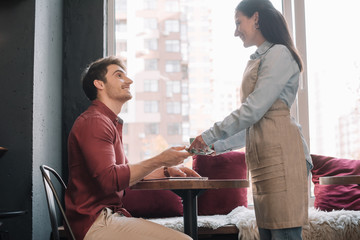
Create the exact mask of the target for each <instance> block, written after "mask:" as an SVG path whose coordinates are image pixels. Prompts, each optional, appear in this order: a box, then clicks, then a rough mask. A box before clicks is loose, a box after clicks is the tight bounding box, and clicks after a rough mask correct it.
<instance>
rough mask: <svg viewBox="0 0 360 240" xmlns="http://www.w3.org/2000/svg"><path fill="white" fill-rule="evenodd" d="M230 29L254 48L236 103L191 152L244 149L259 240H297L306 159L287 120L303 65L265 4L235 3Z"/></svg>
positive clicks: (262, 0)
mask: <svg viewBox="0 0 360 240" xmlns="http://www.w3.org/2000/svg"><path fill="white" fill-rule="evenodd" d="M235 25H236V29H235V37H239V38H240V39H241V40H242V41H243V43H244V47H245V48H247V47H250V46H256V47H257V50H256V52H255V53H254V54H252V55H251V56H250V60H249V62H248V65H247V67H246V69H245V72H244V74H243V80H242V85H241V94H240V95H241V102H242V105H241V107H240V108H239V109H236V110H235V111H233V112H232V113H231V114H230V115H228V116H227V117H226V118H225V119H224V120H223V121H221V122H217V123H215V124H214V125H213V127H211V128H210V129H208V130H206V131H205V132H203V133H202V134H201V135H199V136H197V137H196V138H195V140H194V142H193V143H192V144H191V146H190V149H195V150H197V151H200V150H204V149H206V148H207V146H212V148H213V149H214V150H215V152H216V154H219V153H223V152H226V151H230V150H232V149H237V148H241V147H244V146H246V162H247V165H248V169H249V171H250V173H251V182H252V188H253V198H254V208H255V214H256V221H257V225H258V227H259V234H260V239H261V240H265V239H294V240H295V239H302V226H303V225H305V224H307V220H308V188H307V187H308V183H307V173H308V171H309V170H310V169H311V167H312V161H311V157H310V154H309V151H308V148H307V144H306V142H305V140H304V138H303V136H302V133H301V127H300V125H299V124H298V123H296V122H295V120H294V119H293V118H292V117H291V116H290V107H291V105H292V104H293V103H294V100H295V98H296V94H297V91H298V86H299V76H300V72H301V71H302V70H303V65H302V61H301V58H300V56H299V54H298V52H297V50H296V48H295V46H294V43H293V41H292V39H291V36H290V34H289V30H288V27H287V23H286V21H285V19H284V17H283V15H282V14H281V13H280V12H279V11H278V10H276V9H275V8H274V6H273V5H272V3H271V2H270V1H269V0H243V1H241V2H240V3H239V4H238V6H237V7H236V10H235Z"/></svg>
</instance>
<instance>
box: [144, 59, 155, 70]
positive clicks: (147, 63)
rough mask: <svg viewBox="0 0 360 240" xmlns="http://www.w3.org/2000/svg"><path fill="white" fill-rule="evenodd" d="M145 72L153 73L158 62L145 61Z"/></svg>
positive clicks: (152, 60) (153, 60)
mask: <svg viewBox="0 0 360 240" xmlns="http://www.w3.org/2000/svg"><path fill="white" fill-rule="evenodd" d="M144 62H145V70H146V71H154V70H157V69H158V60H157V59H145V61H144Z"/></svg>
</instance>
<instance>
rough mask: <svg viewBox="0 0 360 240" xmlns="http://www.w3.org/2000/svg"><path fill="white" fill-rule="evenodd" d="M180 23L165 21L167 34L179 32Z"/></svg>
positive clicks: (177, 21)
mask: <svg viewBox="0 0 360 240" xmlns="http://www.w3.org/2000/svg"><path fill="white" fill-rule="evenodd" d="M179 31H180V23H179V20H166V21H165V32H167V33H170V32H179Z"/></svg>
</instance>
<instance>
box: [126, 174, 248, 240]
mask: <svg viewBox="0 0 360 240" xmlns="http://www.w3.org/2000/svg"><path fill="white" fill-rule="evenodd" d="M244 187H249V181H248V180H246V179H219V180H215V179H212V180H197V179H194V178H189V179H186V178H181V179H176V178H169V179H164V180H152V181H149V180H146V181H140V182H138V183H137V184H135V185H134V186H132V187H131V188H132V189H141V190H171V191H173V192H174V193H176V194H177V195H179V196H180V197H181V198H182V200H183V201H182V202H183V210H184V211H183V212H184V232H185V233H186V234H187V235H189V236H190V237H192V238H193V239H194V240H197V239H198V228H197V212H198V210H197V196H198V195H199V194H200V193H202V192H204V191H206V190H208V189H220V188H244Z"/></svg>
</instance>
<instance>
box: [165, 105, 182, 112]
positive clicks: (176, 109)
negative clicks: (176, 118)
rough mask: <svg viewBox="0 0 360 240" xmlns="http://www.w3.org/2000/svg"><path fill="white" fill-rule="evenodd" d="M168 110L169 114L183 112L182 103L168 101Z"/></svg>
mask: <svg viewBox="0 0 360 240" xmlns="http://www.w3.org/2000/svg"><path fill="white" fill-rule="evenodd" d="M166 111H167V113H169V114H180V113H181V104H180V102H167V103H166Z"/></svg>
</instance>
